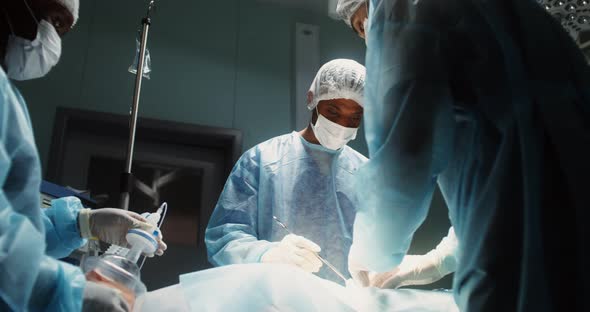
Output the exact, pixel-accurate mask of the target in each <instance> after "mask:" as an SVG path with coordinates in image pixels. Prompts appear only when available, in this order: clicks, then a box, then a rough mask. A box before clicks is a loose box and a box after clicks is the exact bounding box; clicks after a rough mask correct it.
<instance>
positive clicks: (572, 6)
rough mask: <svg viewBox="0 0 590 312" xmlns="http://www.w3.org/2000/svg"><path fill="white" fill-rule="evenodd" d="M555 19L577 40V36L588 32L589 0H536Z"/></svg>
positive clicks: (589, 22) (589, 23)
mask: <svg viewBox="0 0 590 312" xmlns="http://www.w3.org/2000/svg"><path fill="white" fill-rule="evenodd" d="M537 2H539V3H540V4H541V5H542V7H543V8H544V9H545V10H547V12H549V14H551V15H552V16H553V17H555V18H556V19H557V20H558V21H559V22H560V23H561V25H562V26H563V28H565V30H566V31H567V32H568V33H569V34H570V35H571V36H572V38H574V40H578V38H579V34H580V33H581V32H584V31H589V30H590V1H589V0H537Z"/></svg>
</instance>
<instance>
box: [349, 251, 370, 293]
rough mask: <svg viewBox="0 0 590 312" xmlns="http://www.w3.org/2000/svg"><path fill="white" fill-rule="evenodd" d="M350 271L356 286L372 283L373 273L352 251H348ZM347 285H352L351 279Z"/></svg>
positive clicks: (366, 285) (367, 285) (365, 285)
mask: <svg viewBox="0 0 590 312" xmlns="http://www.w3.org/2000/svg"><path fill="white" fill-rule="evenodd" d="M348 272H350V276H351V277H352V281H353V282H354V286H356V287H369V286H370V284H371V279H370V276H371V275H372V274H371V273H370V272H369V270H368V269H367V268H365V267H364V266H362V265H361V264H360V263H359V262H358V261H357V260H356V259H355V258H354V255H353V254H352V252H350V253H348ZM346 286H347V287H350V286H352V283H351V282H350V280H349V281H347V282H346Z"/></svg>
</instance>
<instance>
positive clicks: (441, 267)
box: [370, 228, 458, 289]
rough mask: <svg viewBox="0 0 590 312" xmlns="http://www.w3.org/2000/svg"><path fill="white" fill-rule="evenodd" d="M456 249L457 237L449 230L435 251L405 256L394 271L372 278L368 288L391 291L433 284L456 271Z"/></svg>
mask: <svg viewBox="0 0 590 312" xmlns="http://www.w3.org/2000/svg"><path fill="white" fill-rule="evenodd" d="M457 248H458V241H457V237H456V236H455V232H454V230H453V228H451V229H449V234H448V235H447V237H445V238H444V239H443V240H442V241H441V242H440V243H439V244H438V246H436V248H435V249H433V250H431V251H430V252H428V253H427V254H425V255H422V256H412V255H407V256H405V257H404V259H403V260H402V263H401V264H400V265H399V266H398V267H397V268H396V269H394V270H392V271H390V272H385V273H378V274H375V275H374V276H372V277H371V278H370V286H375V287H379V288H390V289H393V288H398V287H402V286H408V285H426V284H430V283H434V282H436V281H438V280H440V279H441V278H443V277H444V276H445V275H447V274H449V273H452V272H454V271H455V270H456V269H457V260H456V258H455V253H456V251H457Z"/></svg>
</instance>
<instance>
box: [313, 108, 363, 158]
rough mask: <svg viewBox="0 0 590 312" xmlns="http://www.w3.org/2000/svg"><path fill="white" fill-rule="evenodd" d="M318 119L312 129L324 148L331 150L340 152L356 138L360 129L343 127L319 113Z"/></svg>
mask: <svg viewBox="0 0 590 312" xmlns="http://www.w3.org/2000/svg"><path fill="white" fill-rule="evenodd" d="M316 112H317V115H318V119H317V121H316V122H315V125H314V124H313V123H312V124H311V128H312V129H313V133H314V134H315V137H316V138H317V139H318V141H320V144H322V145H323V146H324V147H326V148H329V149H331V150H339V149H341V148H342V147H343V146H344V145H346V144H347V143H348V142H350V141H351V140H354V139H355V138H356V132H357V130H358V128H348V127H343V126H341V125H339V124H337V123H335V122H332V121H330V120H329V119H328V118H326V117H324V116H323V115H321V114H320V113H319V111H317V107H316Z"/></svg>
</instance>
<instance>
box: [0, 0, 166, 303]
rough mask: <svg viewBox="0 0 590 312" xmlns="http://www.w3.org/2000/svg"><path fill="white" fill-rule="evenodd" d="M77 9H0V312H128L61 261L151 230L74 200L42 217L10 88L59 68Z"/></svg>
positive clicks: (33, 161) (26, 131) (28, 134)
mask: <svg viewBox="0 0 590 312" xmlns="http://www.w3.org/2000/svg"><path fill="white" fill-rule="evenodd" d="M78 7H79V2H78V0H47V1H37V0H14V1H4V2H2V3H0V56H3V58H1V59H2V60H3V62H1V65H2V68H0V186H1V188H0V311H80V310H84V311H117V312H120V311H128V310H129V307H128V305H127V304H126V303H125V301H124V299H123V296H122V295H121V293H120V291H118V290H115V289H113V288H110V287H107V286H104V285H102V284H99V283H95V282H87V281H86V279H85V277H84V274H83V273H82V271H81V270H80V268H79V267H76V266H73V265H70V264H68V263H65V262H62V261H59V260H58V259H59V258H64V257H66V256H68V255H69V254H70V253H71V252H72V251H73V250H74V249H76V248H79V247H81V246H82V245H83V244H84V243H85V242H86V239H88V238H95V239H100V240H102V241H105V242H107V243H112V244H117V245H121V246H124V245H127V241H126V239H125V234H126V233H127V231H128V230H129V229H130V228H135V227H143V226H146V227H149V225H147V224H146V223H145V219H144V218H142V217H141V216H139V215H137V214H135V213H132V212H129V211H124V210H120V209H112V208H105V209H97V210H90V209H84V207H83V206H82V204H81V203H80V201H79V200H78V199H77V198H74V197H68V198H61V199H58V200H54V201H53V202H52V205H51V208H48V209H41V203H40V195H39V190H40V183H41V166H40V162H39V155H38V152H37V148H36V146H35V140H34V136H33V130H32V125H31V120H30V117H29V113H28V109H27V105H26V104H25V101H24V98H23V97H22V96H21V94H20V93H19V91H18V89H17V88H16V87H15V85H14V84H13V83H12V81H10V80H9V78H10V79H12V80H20V81H22V80H30V79H34V78H40V77H43V76H45V75H46V74H47V73H48V72H49V71H50V70H51V69H52V68H53V67H54V66H55V65H56V64H57V62H58V60H59V58H60V54H61V36H63V35H64V34H65V33H67V32H68V31H69V30H70V28H71V27H72V25H73V24H74V23H75V22H76V20H77V18H78ZM163 249H165V244H163V243H161V245H160V249H159V252H158V253H159V254H161V253H162V252H163Z"/></svg>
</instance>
